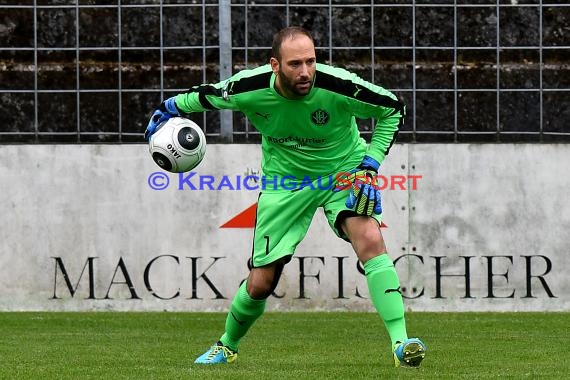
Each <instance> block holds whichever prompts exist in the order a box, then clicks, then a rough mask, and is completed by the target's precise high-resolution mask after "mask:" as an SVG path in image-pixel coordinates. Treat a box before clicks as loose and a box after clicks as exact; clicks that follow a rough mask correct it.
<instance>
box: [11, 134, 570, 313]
mask: <svg viewBox="0 0 570 380" xmlns="http://www.w3.org/2000/svg"><path fill="white" fill-rule="evenodd" d="M220 157H222V158H223V159H220V160H218V159H217V158H220ZM259 158H260V151H259V146H257V145H209V146H208V151H207V154H206V158H205V160H204V162H203V163H202V164H201V165H200V166H199V168H198V170H197V171H196V174H195V175H194V177H191V178H188V177H186V179H187V181H186V182H184V181H180V178H179V177H178V175H175V174H168V179H169V181H170V182H169V186H168V187H167V188H166V189H164V190H153V189H152V188H151V187H150V186H149V177H150V176H151V174H153V173H155V172H159V168H158V167H157V166H156V165H155V164H154V163H153V162H152V160H151V158H150V156H149V154H148V151H147V147H146V146H145V145H12V146H0V181H1V182H0V194H2V196H1V197H0V210H1V214H0V215H1V216H0V310H181V311H182V310H183V311H205V310H225V309H226V308H227V307H228V305H229V303H230V301H231V298H232V296H233V293H234V292H235V290H236V289H237V287H238V285H239V283H240V281H241V280H242V279H244V278H245V277H246V276H247V273H248V268H247V259H248V258H249V256H250V252H251V237H252V233H253V230H252V229H251V228H248V227H249V226H250V225H251V223H252V218H251V215H249V216H248V215H245V216H243V217H242V218H238V220H237V221H236V220H234V223H237V224H238V225H241V226H242V227H244V228H220V227H221V226H222V225H224V224H226V223H227V222H228V221H230V220H232V218H233V217H235V216H236V215H238V214H240V212H242V211H243V210H246V209H248V208H249V207H250V206H251V205H253V204H255V202H256V199H257V194H258V192H257V191H248V190H245V189H244V187H245V184H244V182H243V178H244V177H245V176H246V175H247V174H251V173H256V172H257V171H258V170H259ZM568 162H570V147H568V146H567V145H524V144H521V145H461V144H458V145H438V144H434V145H421V144H418V145H396V146H395V147H394V149H393V150H392V152H391V154H390V156H389V157H388V159H387V161H386V163H385V164H384V165H383V168H382V173H383V174H384V175H386V176H387V177H389V178H400V177H394V176H408V175H421V176H422V177H421V179H418V180H417V189H416V190H413V189H412V185H413V183H412V182H411V181H410V180H408V181H407V182H406V186H405V187H406V190H401V189H399V188H398V187H396V188H395V189H394V190H386V191H384V192H383V200H384V210H385V212H384V214H385V216H384V223H385V225H386V226H384V227H383V229H382V231H383V233H384V235H385V238H386V240H387V243H388V247H389V250H390V255H391V256H392V258H393V259H394V260H396V267H397V269H398V272H399V274H400V276H401V282H402V290H403V293H404V295H405V296H406V301H405V302H406V307H407V308H408V309H411V310H429V311H458V310H459V311H468V310H481V311H483V310H500V311H511V310H570V295H569V294H568V292H567V289H569V288H570V280H569V277H568V275H567V270H568V268H570V259H569V257H568V251H569V248H570V244H569V243H568V231H569V230H570V204H569V202H568V195H567V194H568V192H567V189H568V188H569V187H570V180H569V178H568V169H567V165H568ZM207 175H213V176H214V177H215V183H214V186H218V185H219V184H220V181H221V178H222V177H221V176H223V175H226V176H227V178H228V179H229V180H230V181H231V182H232V184H233V187H237V183H238V182H240V185H241V190H230V189H229V187H228V186H225V187H224V189H223V190H220V191H213V190H202V191H201V190H191V189H190V186H189V184H188V183H191V184H193V185H194V186H195V187H197V188H199V187H200V177H202V178H206V177H205V176H207ZM164 181H165V179H164V178H156V179H155V180H154V182H153V181H150V183H154V184H161V183H165V182H164ZM180 185H182V188H183V189H182V190H179V186H180ZM247 185H248V186H255V183H253V182H251V181H250V182H247ZM246 214H247V213H246ZM230 224H231V223H230ZM367 295H368V291H367V288H366V281H365V278H364V276H363V275H362V271H361V267H360V266H359V265H358V263H357V260H356V259H355V256H354V253H353V252H352V249H351V247H350V245H349V244H348V243H346V242H344V241H342V240H340V239H338V238H336V237H335V235H334V234H333V233H332V232H331V231H330V230H329V227H328V225H327V223H326V219H325V218H324V216H323V215H322V213H321V212H320V211H319V212H318V213H317V215H316V216H315V219H314V221H313V224H312V225H311V228H310V230H309V233H308V235H307V237H306V239H305V240H304V241H303V242H302V243H301V244H300V246H299V247H298V250H297V252H296V255H295V258H294V259H293V260H292V262H291V263H290V264H289V265H288V266H287V267H286V270H285V273H284V275H283V278H282V281H281V283H280V284H279V287H278V288H277V290H276V292H275V296H273V297H271V298H270V301H269V303H268V310H315V309H327V310H372V309H371V306H370V303H369V300H368V299H367Z"/></svg>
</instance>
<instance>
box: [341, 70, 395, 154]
mask: <svg viewBox="0 0 570 380" xmlns="http://www.w3.org/2000/svg"><path fill="white" fill-rule="evenodd" d="M352 82H353V83H354V85H355V96H354V97H351V98H349V107H350V109H351V112H353V114H354V116H355V117H357V118H375V119H376V128H375V129H374V132H373V134H372V139H371V142H370V145H369V146H368V151H367V152H366V155H367V156H369V157H372V158H373V159H375V160H376V161H377V162H378V163H382V161H384V158H385V157H386V155H387V154H388V152H389V151H390V148H391V146H392V144H393V143H394V140H395V139H396V135H397V134H398V130H399V128H400V126H401V125H402V124H403V122H404V116H405V112H406V107H405V105H404V103H402V102H400V101H399V100H398V99H397V98H396V96H395V95H394V94H393V93H391V92H390V91H388V90H386V89H384V88H382V87H380V86H377V85H375V84H372V83H370V82H367V81H365V80H363V79H361V78H359V77H358V76H356V75H354V76H353V78H352Z"/></svg>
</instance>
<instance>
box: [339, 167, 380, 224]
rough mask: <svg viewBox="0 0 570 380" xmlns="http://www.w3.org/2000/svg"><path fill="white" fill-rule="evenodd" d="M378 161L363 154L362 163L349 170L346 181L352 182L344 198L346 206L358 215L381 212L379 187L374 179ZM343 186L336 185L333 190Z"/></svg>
mask: <svg viewBox="0 0 570 380" xmlns="http://www.w3.org/2000/svg"><path fill="white" fill-rule="evenodd" d="M379 168H380V163H379V162H378V161H376V160H375V159H373V158H372V157H369V156H364V159H363V160H362V163H361V164H360V165H358V167H357V168H355V169H352V170H351V171H350V172H349V174H350V175H349V176H348V178H347V179H346V181H349V182H350V183H352V186H351V188H350V190H349V191H350V192H349V194H348V197H347V199H346V203H345V204H346V207H348V208H350V209H352V208H354V212H356V213H357V214H358V215H366V216H372V215H373V214H377V215H379V214H381V213H382V200H381V196H380V189H379V188H378V184H377V181H376V175H377V174H378V169H379ZM340 190H343V188H339V187H336V188H335V189H334V190H333V191H335V192H336V191H340Z"/></svg>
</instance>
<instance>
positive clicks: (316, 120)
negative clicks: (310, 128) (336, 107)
mask: <svg viewBox="0 0 570 380" xmlns="http://www.w3.org/2000/svg"><path fill="white" fill-rule="evenodd" d="M311 121H312V122H313V124H315V125H317V126H322V125H325V124H326V123H328V122H329V113H328V112H327V111H325V110H321V109H318V110H316V111H314V112H313V113H312V114H311Z"/></svg>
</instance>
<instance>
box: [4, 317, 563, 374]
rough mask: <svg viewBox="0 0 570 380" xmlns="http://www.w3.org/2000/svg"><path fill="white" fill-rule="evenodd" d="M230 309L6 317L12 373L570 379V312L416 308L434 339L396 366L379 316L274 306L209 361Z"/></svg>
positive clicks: (416, 331)
mask: <svg viewBox="0 0 570 380" xmlns="http://www.w3.org/2000/svg"><path fill="white" fill-rule="evenodd" d="M224 320H225V315H224V314H211V313H111V312H109V313H106V312H100V313H0V337H1V338H0V379H52V378H53V379H56V378H57V379H188V378H197V379H210V378H211V379H287V378H289V379H298V380H300V379H372V378H375V379H399V378H401V379H424V378H425V379H442V378H445V379H461V378H463V379H489V378H511V379H522V378H528V379H534V378H548V379H563V378H566V379H567V378H569V377H570V359H568V358H566V351H565V349H566V343H567V341H568V338H570V314H568V313H463V314H458V313H408V314H407V321H408V329H409V332H410V333H411V334H410V335H412V336H416V335H417V336H419V337H421V338H422V339H423V340H424V341H425V342H426V344H427V345H428V355H427V357H426V360H425V361H424V363H423V365H422V368H420V369H419V370H414V369H395V368H393V367H392V358H391V354H390V351H389V341H388V337H387V335H386V333H385V331H384V328H383V325H382V323H381V321H380V320H379V318H378V317H377V316H376V315H375V314H372V313H267V314H265V315H264V316H263V317H262V318H261V319H260V320H259V321H258V323H257V324H256V325H255V326H254V327H253V328H252V330H251V331H250V333H249V334H248V336H247V337H246V338H245V339H244V340H243V342H242V344H241V347H240V356H239V358H238V362H237V364H234V365H224V366H197V365H194V364H193V361H194V359H195V357H196V356H198V355H199V354H201V353H202V352H203V351H205V350H206V349H207V348H208V347H209V346H210V345H211V344H212V343H213V342H214V341H215V340H216V339H217V338H218V336H219V335H220V333H221V329H222V327H223V324H224Z"/></svg>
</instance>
